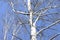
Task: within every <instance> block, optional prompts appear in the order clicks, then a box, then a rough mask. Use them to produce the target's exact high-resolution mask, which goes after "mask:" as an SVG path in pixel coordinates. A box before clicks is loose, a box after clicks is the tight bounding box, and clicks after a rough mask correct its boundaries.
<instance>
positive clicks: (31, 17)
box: [28, 0, 36, 40]
mask: <svg viewBox="0 0 60 40" xmlns="http://www.w3.org/2000/svg"><path fill="white" fill-rule="evenodd" d="M28 11H29V14H30V19H29V20H30V26H31V40H36V27H35V24H34V25H33V22H32V21H33V11H32V9H31V0H28Z"/></svg>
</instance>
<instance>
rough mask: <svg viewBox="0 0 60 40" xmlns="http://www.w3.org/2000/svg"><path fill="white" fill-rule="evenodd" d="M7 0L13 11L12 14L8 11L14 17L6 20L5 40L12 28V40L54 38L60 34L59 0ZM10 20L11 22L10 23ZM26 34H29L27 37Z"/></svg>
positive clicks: (45, 39)
mask: <svg viewBox="0 0 60 40" xmlns="http://www.w3.org/2000/svg"><path fill="white" fill-rule="evenodd" d="M5 2H8V4H9V5H10V7H11V11H12V12H10V13H12V14H10V13H7V15H8V14H10V15H12V17H11V18H6V20H5V21H4V24H5V25H4V40H8V39H7V38H8V37H7V33H9V31H10V29H12V30H11V31H12V32H11V34H10V35H12V36H11V40H18V39H19V40H53V39H54V38H56V37H57V36H59V35H60V33H59V31H60V30H57V29H59V26H60V4H59V3H60V1H59V0H13V1H12V0H6V1H5ZM7 15H6V16H7ZM6 16H5V17H6ZM7 17H8V16H7ZM7 19H9V20H7ZM9 21H10V22H11V23H8V22H9ZM7 25H8V26H7ZM5 26H6V27H5ZM5 29H7V30H5ZM21 34H22V36H21ZM55 34H57V35H55ZM24 35H25V36H26V35H28V36H26V39H25V36H24Z"/></svg>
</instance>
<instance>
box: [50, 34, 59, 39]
mask: <svg viewBox="0 0 60 40" xmlns="http://www.w3.org/2000/svg"><path fill="white" fill-rule="evenodd" d="M59 35H60V34H55V35H54V36H53V37H51V38H50V39H49V40H53V39H54V38H56V37H57V36H59Z"/></svg>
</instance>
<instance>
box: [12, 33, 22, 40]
mask: <svg viewBox="0 0 60 40" xmlns="http://www.w3.org/2000/svg"><path fill="white" fill-rule="evenodd" d="M12 36H14V37H16V38H17V39H19V40H22V39H21V38H19V37H17V36H15V35H13V34H12Z"/></svg>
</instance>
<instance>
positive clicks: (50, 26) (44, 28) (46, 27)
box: [37, 20, 60, 35]
mask: <svg viewBox="0 0 60 40" xmlns="http://www.w3.org/2000/svg"><path fill="white" fill-rule="evenodd" d="M59 22H60V20H57V21H55V22H54V23H52V24H51V25H49V26H47V27H45V28H43V29H41V30H40V31H38V32H37V35H38V34H39V33H41V32H42V31H44V30H47V29H49V28H50V27H52V26H54V25H55V24H57V23H59Z"/></svg>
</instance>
